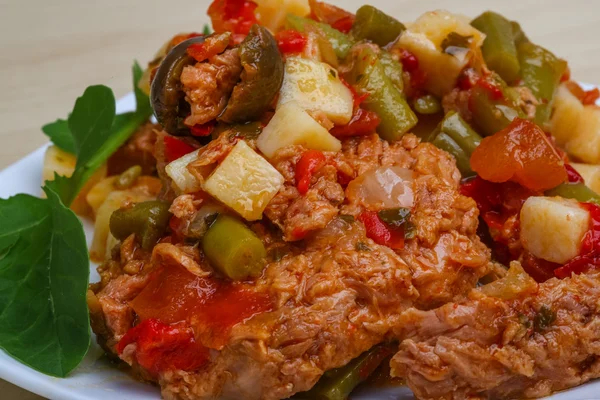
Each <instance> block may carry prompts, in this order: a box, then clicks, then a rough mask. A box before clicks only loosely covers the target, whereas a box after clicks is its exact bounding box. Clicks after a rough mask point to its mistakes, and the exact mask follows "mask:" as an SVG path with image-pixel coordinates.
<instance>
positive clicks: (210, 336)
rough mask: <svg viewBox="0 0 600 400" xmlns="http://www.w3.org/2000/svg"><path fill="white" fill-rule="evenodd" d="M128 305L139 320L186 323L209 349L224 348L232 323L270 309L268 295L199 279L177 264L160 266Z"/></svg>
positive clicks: (250, 288)
mask: <svg viewBox="0 0 600 400" xmlns="http://www.w3.org/2000/svg"><path fill="white" fill-rule="evenodd" d="M130 305H131V307H132V308H133V309H134V311H135V312H136V314H137V315H138V316H139V317H140V319H141V320H147V319H157V320H159V321H161V322H163V323H176V322H181V321H186V322H187V323H188V324H189V325H190V326H191V327H192V328H193V329H194V333H195V335H196V339H197V340H199V341H200V342H201V343H202V344H203V345H204V346H206V347H210V348H221V347H222V346H224V345H225V344H226V343H227V339H228V335H229V331H230V330H231V328H232V327H233V326H234V325H235V324H237V323H240V322H242V321H244V320H246V319H248V318H250V317H252V316H254V315H256V314H260V313H263V312H266V311H269V310H271V308H272V302H271V299H270V298H269V296H268V295H267V294H264V293H260V292H256V291H255V290H254V288H253V287H252V286H250V285H247V284H243V283H232V282H228V281H221V280H218V279H215V278H203V277H199V276H196V275H194V274H192V273H191V272H189V271H188V270H186V269H185V268H183V267H181V266H178V265H168V266H164V267H159V268H158V269H157V270H156V271H155V272H154V273H153V276H152V277H151V278H150V282H149V283H148V285H147V286H146V287H145V288H144V289H143V290H142V291H141V292H140V294H139V295H138V296H137V297H136V298H135V299H133V301H131V302H130Z"/></svg>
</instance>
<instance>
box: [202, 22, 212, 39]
mask: <svg viewBox="0 0 600 400" xmlns="http://www.w3.org/2000/svg"><path fill="white" fill-rule="evenodd" d="M202 34H203V35H204V36H208V35H210V34H212V29H211V28H210V25H209V24H204V29H202Z"/></svg>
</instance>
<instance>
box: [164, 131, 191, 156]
mask: <svg viewBox="0 0 600 400" xmlns="http://www.w3.org/2000/svg"><path fill="white" fill-rule="evenodd" d="M164 144H165V158H166V160H167V162H171V161H175V160H177V159H178V158H181V157H183V156H185V155H186V154H189V153H191V152H192V151H194V150H196V148H195V147H193V146H192V145H189V144H187V143H185V142H184V141H181V140H179V139H176V138H174V137H173V136H165V139H164Z"/></svg>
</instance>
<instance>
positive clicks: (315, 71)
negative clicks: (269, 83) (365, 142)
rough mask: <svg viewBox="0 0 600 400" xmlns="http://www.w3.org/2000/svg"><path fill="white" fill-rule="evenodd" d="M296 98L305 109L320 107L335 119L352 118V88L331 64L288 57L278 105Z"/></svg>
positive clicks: (339, 121)
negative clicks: (342, 79)
mask: <svg viewBox="0 0 600 400" xmlns="http://www.w3.org/2000/svg"><path fill="white" fill-rule="evenodd" d="M292 101H293V102H296V103H297V104H298V106H300V107H301V108H302V109H304V110H308V111H321V112H323V113H324V114H325V115H326V116H327V118H329V119H330V120H331V121H332V122H334V123H336V124H339V125H345V124H347V123H348V122H349V121H350V118H352V111H353V106H354V104H353V98H352V92H351V91H350V89H348V88H347V87H346V85H344V84H343V83H342V81H340V79H339V78H338V73H337V71H336V70H335V69H333V68H331V67H330V66H329V65H328V64H325V63H322V62H319V61H314V60H309V59H306V58H300V57H289V58H288V59H287V61H286V63H285V75H284V77H283V84H282V85H281V90H280V92H279V102H278V103H277V108H280V107H281V106H283V105H284V104H287V103H289V102H292Z"/></svg>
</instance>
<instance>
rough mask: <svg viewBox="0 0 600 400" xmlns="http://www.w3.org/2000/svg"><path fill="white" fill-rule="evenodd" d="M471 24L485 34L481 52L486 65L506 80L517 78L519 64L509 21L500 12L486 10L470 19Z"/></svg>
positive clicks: (511, 80) (512, 80) (510, 80)
mask: <svg viewBox="0 0 600 400" xmlns="http://www.w3.org/2000/svg"><path fill="white" fill-rule="evenodd" d="M471 25H472V26H474V27H475V28H476V29H478V30H480V31H481V32H483V33H485V35H486V37H485V41H484V42H483V46H482V47H481V52H482V53H483V59H484V60H485V62H486V64H487V65H488V67H490V69H492V70H494V71H496V72H497V73H498V74H499V75H500V76H501V77H502V79H504V80H505V81H507V82H514V81H516V80H518V79H519V69H520V66H519V58H518V56H517V48H516V46H515V41H514V37H513V26H512V24H511V22H510V21H509V20H507V19H506V18H504V17H503V16H502V15H500V14H497V13H495V12H492V11H486V12H484V13H483V14H481V15H480V16H479V17H477V18H475V19H474V20H473V21H471Z"/></svg>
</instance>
